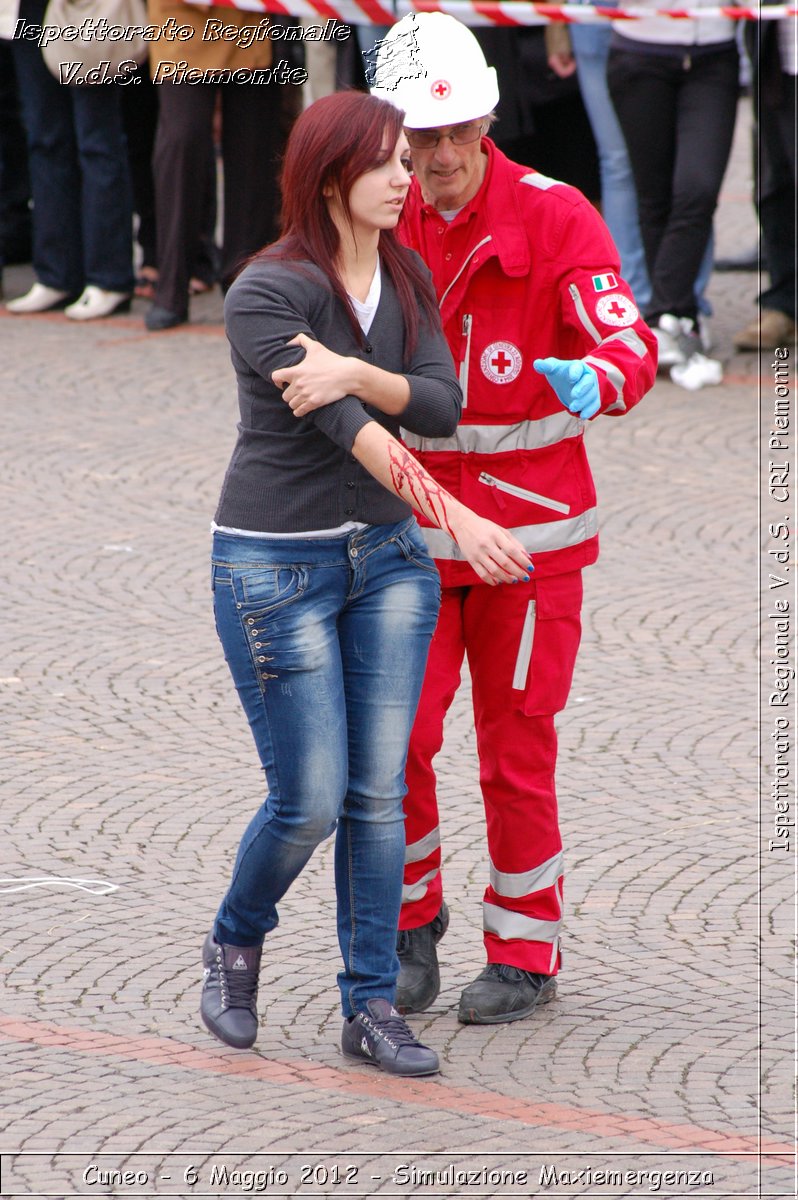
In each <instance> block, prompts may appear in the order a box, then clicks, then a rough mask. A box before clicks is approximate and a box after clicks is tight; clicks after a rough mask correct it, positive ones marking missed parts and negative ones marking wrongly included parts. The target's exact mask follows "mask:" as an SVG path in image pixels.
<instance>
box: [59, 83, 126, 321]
mask: <svg viewBox="0 0 798 1200" xmlns="http://www.w3.org/2000/svg"><path fill="white" fill-rule="evenodd" d="M69 91H70V92H72V93H73V95H72V97H71V100H72V107H73V120H74V125H75V136H76V141H77V150H78V160H79V163H80V173H81V201H82V202H81V222H82V228H83V259H84V275H85V281H86V288H85V290H84V292H83V294H82V295H81V297H80V299H79V300H78V301H77V302H76V303H75V304H74V305H71V306H70V307H69V308H68V309H67V310H66V315H67V316H68V317H71V318H73V319H75V320H92V319H93V318H95V317H105V316H110V314H111V313H112V312H116V311H119V310H120V309H122V308H125V307H127V306H129V302H130V296H131V294H132V292H133V197H132V192H131V187H130V171H129V167H128V158H127V145H126V142H125V133H124V124H123V120H122V109H121V103H120V90H119V89H117V88H116V87H111V88H105V87H76V88H70V89H69Z"/></svg>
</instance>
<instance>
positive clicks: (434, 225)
mask: <svg viewBox="0 0 798 1200" xmlns="http://www.w3.org/2000/svg"><path fill="white" fill-rule="evenodd" d="M483 148H484V149H486V150H487V152H488V156H489V163H488V168H487V173H486V175H485V179H484V181H483V184H482V187H481V188H480V190H479V192H478V193H477V195H476V196H475V197H474V199H473V200H472V201H471V202H470V203H469V204H468V205H466V207H465V208H464V209H463V210H462V211H461V212H460V213H459V214H458V215H457V217H456V218H455V219H454V221H452V222H451V223H447V222H446V221H445V220H444V219H443V218H442V217H441V215H440V214H439V213H437V212H436V211H435V209H434V208H432V207H431V206H429V205H427V204H425V203H424V201H423V199H422V197H421V192H420V189H419V187H418V184H417V183H416V182H415V181H414V183H413V186H412V188H411V190H410V194H409V196H408V198H407V201H406V203H405V207H404V211H403V214H402V220H401V223H400V226H399V234H400V237H401V238H402V240H403V241H404V242H405V243H406V244H407V245H408V246H412V248H413V249H414V250H417V251H418V252H419V253H420V255H421V257H422V258H423V259H424V261H425V262H426V263H427V265H428V266H429V267H430V270H431V271H432V275H433V279H434V282H435V290H436V292H437V294H438V298H439V301H440V308H441V317H442V320H443V328H444V332H445V334H446V339H447V341H448V343H449V347H450V349H451V351H452V355H453V356H454V360H455V363H456V364H457V365H458V367H459V370H460V383H461V386H462V389H463V394H464V407H463V415H462V418H461V421H460V425H459V427H458V429H457V431H456V433H455V434H454V435H453V436H452V437H450V438H434V439H429V438H419V437H417V436H414V435H411V434H406V435H405V441H406V443H407V445H408V446H409V447H410V448H411V449H412V450H413V452H414V453H416V454H417V455H418V457H419V458H420V459H421V461H422V462H423V464H424V466H425V467H426V468H427V470H428V471H430V473H431V474H432V475H434V476H435V478H436V479H437V480H438V481H439V482H440V483H442V484H443V485H444V487H446V488H448V490H449V491H450V492H452V494H453V495H455V496H457V497H458V498H459V499H461V500H462V501H463V502H464V503H465V504H467V505H469V507H471V508H473V509H474V510H475V511H476V512H478V513H480V514H481V515H483V516H485V517H490V518H491V519H492V520H494V521H496V522H497V523H499V524H500V525H503V526H505V527H506V528H511V529H512V530H513V532H514V533H515V534H516V536H517V537H518V538H519V540H520V541H521V542H522V543H523V545H524V546H525V548H526V549H527V550H529V552H530V554H531V555H532V559H533V562H534V564H535V575H536V577H537V578H540V577H542V576H545V575H558V574H561V573H564V572H568V571H575V570H578V569H579V568H581V567H583V566H586V565H588V564H589V563H592V562H595V560H596V558H597V556H598V522H597V511H596V492H595V487H594V484H593V477H592V475H591V472H590V466H589V464H588V460H587V454H586V453H585V447H584V430H585V426H586V424H587V422H585V421H583V420H581V419H580V418H578V417H574V416H572V414H571V413H569V412H568V410H567V409H566V408H565V407H564V406H563V405H562V404H561V403H560V401H559V400H558V398H557V396H556V395H555V393H554V391H553V389H552V388H551V386H550V385H549V383H548V382H547V381H546V379H545V378H544V377H543V376H542V375H539V374H538V373H537V372H536V371H535V370H534V369H533V367H532V363H533V361H534V359H536V358H546V357H548V356H549V355H553V356H554V357H556V358H563V359H573V358H581V359H583V360H584V361H585V362H588V363H590V365H591V366H592V367H593V368H594V369H595V371H596V373H597V375H598V379H599V385H600V389H601V412H603V413H612V414H613V415H619V414H621V413H624V412H626V411H627V410H628V409H630V408H631V407H632V406H633V405H635V404H637V402H638V400H640V398H641V397H642V396H643V395H645V393H646V392H647V391H648V389H649V388H650V387H651V385H652V383H653V382H654V377H655V373H656V365H657V359H656V341H655V339H654V335H653V334H652V333H651V331H650V329H649V328H648V326H647V325H646V324H645V322H644V321H643V320H642V318H641V317H640V315H639V313H638V311H637V308H636V306H635V304H634V300H633V298H632V293H631V292H630V290H629V288H628V286H627V284H626V283H624V281H623V280H622V279H621V278H620V274H619V260H618V252H617V250H616V249H615V246H614V245H613V242H612V239H611V238H610V235H609V233H608V231H607V228H606V226H605V225H604V223H603V221H602V220H601V218H600V217H599V216H598V214H597V213H596V211H595V210H594V208H593V207H592V205H590V204H589V203H588V201H587V200H586V199H585V198H584V196H582V194H581V193H580V192H578V191H577V190H576V189H575V188H572V187H569V186H568V185H567V184H563V183H559V182H558V181H557V180H552V179H548V178H547V177H546V176H545V175H540V174H538V173H537V172H535V171H531V170H529V169H528V168H527V167H522V166H519V165H518V164H517V163H513V162H511V161H510V160H509V159H508V158H506V157H505V156H504V155H503V154H502V153H501V152H500V151H499V150H497V148H496V147H495V146H494V145H493V143H492V142H491V141H490V139H489V138H485V139H484V142H483ZM422 524H424V522H423V521H422ZM424 533H425V536H426V538H427V542H428V544H429V546H430V550H431V553H432V554H433V556H434V558H435V560H436V563H437V566H438V568H439V570H440V572H441V577H442V581H443V583H444V585H445V586H456V585H459V584H470V583H475V582H477V581H478V577H477V575H476V573H475V572H474V571H473V570H472V568H471V567H470V566H469V565H468V563H466V562H464V561H463V559H462V556H461V554H460V551H459V549H458V547H457V545H456V544H455V543H454V542H453V541H452V539H451V538H450V537H449V536H448V535H447V534H445V533H443V532H442V531H441V530H438V529H434V528H425V530H424Z"/></svg>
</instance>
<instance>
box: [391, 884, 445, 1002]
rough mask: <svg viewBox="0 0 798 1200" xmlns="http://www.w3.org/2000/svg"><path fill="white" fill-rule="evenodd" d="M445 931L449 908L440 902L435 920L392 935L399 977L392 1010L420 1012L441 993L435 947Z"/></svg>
mask: <svg viewBox="0 0 798 1200" xmlns="http://www.w3.org/2000/svg"><path fill="white" fill-rule="evenodd" d="M448 928H449V909H448V908H447V906H446V903H445V902H442V903H441V907H440V910H439V911H438V915H437V917H434V918H433V919H432V920H431V921H430V922H429V924H427V925H420V926H419V927H418V929H400V930H399V933H398V934H397V935H396V953H397V954H398V956H399V978H398V979H397V981H396V1007H397V1008H398V1010H399V1012H400V1013H409V1012H414V1013H415V1012H424V1009H426V1008H429V1006H430V1004H434V1003H435V1000H436V999H437V996H438V992H439V991H440V990H441V973H440V971H439V970H438V955H437V953H436V950H435V946H436V945H437V943H438V942H439V941H440V940H441V938H442V937H443V935H444V934H445V933H446V930H447V929H448Z"/></svg>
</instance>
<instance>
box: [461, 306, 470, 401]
mask: <svg viewBox="0 0 798 1200" xmlns="http://www.w3.org/2000/svg"><path fill="white" fill-rule="evenodd" d="M472 324H473V318H472V316H471V313H466V315H465V316H464V317H463V334H464V335H465V339H466V346H465V357H464V358H463V360H462V362H461V363H460V390H461V391H462V393H463V408H465V407H466V405H467V404H468V362H469V359H470V358H471V326H472Z"/></svg>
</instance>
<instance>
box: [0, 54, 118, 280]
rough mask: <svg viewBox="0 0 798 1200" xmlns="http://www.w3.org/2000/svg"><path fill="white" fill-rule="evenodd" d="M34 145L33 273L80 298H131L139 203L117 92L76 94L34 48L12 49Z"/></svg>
mask: <svg viewBox="0 0 798 1200" xmlns="http://www.w3.org/2000/svg"><path fill="white" fill-rule="evenodd" d="M11 49H12V54H13V58H14V69H15V71H16V73H17V80H18V84H19V98H20V105H21V108H22V116H23V119H24V123H25V127H26V130H27V138H28V164H29V170H30V182H31V193H32V196H33V270H34V274H35V275H36V279H37V280H38V281H39V283H43V284H45V286H47V287H51V288H56V289H57V290H59V291H63V292H68V293H69V294H70V295H75V296H77V295H78V293H79V292H82V291H83V288H84V287H85V286H86V285H87V284H94V286H95V287H99V288H103V289H105V290H106V291H111V292H131V291H132V290H133V198H132V191H131V186H130V176H129V170H128V159H127V143H126V141H125V132H124V126H123V122H122V109H121V104H120V100H119V95H120V93H119V89H118V85H117V84H99V83H98V84H87V85H85V86H83V87H77V86H75V87H70V86H68V85H65V84H61V83H59V82H58V81H57V80H56V79H55V78H54V76H52V75H51V74H50V72H49V71H48V69H47V67H46V66H45V63H44V59H43V58H42V52H41V50H40V49H39V47H38V45H37V44H36V42H35V41H25V40H17V41H14V42H12V43H11Z"/></svg>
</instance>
